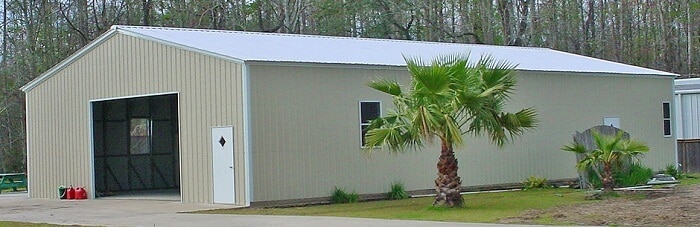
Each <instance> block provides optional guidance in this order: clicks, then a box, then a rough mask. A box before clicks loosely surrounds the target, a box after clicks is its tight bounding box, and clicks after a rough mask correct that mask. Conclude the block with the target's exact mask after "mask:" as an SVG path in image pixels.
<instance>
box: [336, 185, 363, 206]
mask: <svg viewBox="0 0 700 227" xmlns="http://www.w3.org/2000/svg"><path fill="white" fill-rule="evenodd" d="M359 200H360V196H359V195H357V193H355V192H352V193H347V192H345V190H343V189H342V188H338V187H335V189H334V190H333V193H332V194H331V201H332V202H333V203H356V202H357V201H359Z"/></svg>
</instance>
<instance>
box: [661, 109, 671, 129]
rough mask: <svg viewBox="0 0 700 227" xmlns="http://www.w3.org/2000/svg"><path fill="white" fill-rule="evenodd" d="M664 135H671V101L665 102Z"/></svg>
mask: <svg viewBox="0 0 700 227" xmlns="http://www.w3.org/2000/svg"><path fill="white" fill-rule="evenodd" d="M662 106H663V107H662V108H663V117H664V136H671V103H669V102H663V104H662Z"/></svg>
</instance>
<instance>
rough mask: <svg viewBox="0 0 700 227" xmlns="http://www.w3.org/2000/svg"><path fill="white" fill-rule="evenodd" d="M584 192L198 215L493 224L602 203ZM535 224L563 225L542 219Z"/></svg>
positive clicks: (690, 181) (697, 178)
mask: <svg viewBox="0 0 700 227" xmlns="http://www.w3.org/2000/svg"><path fill="white" fill-rule="evenodd" d="M694 184H700V175H698V174H694V175H692V178H684V179H681V185H694ZM587 193H588V192H587V191H586V190H576V189H569V188H549V189H533V190H526V191H508V192H492V193H477V194H468V195H464V200H465V204H466V206H465V207H463V208H445V207H433V206H432V205H431V204H432V202H433V197H423V198H411V199H405V200H386V201H372V202H361V203H351V204H331V205H318V206H306V207H291V208H243V209H221V210H208V211H199V212H196V213H207V214H249V215H299V216H336V217H360V218H380V219H403V220H427V221H447V222H474V223H494V222H497V221H498V220H499V219H503V218H509V217H516V216H519V215H521V214H523V212H524V211H527V210H544V209H548V208H553V207H558V206H564V205H570V204H582V203H598V202H604V201H605V200H585V196H586V195H587ZM620 196H623V197H627V198H629V199H644V196H643V195H635V194H627V195H620ZM637 197H639V198H637ZM535 223H539V224H553V225H566V224H567V223H559V222H557V221H556V220H554V219H553V218H551V217H549V216H547V215H544V216H543V217H542V218H540V219H539V220H535Z"/></svg>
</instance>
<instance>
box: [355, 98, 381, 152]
mask: <svg viewBox="0 0 700 227" xmlns="http://www.w3.org/2000/svg"><path fill="white" fill-rule="evenodd" d="M367 102H376V103H379V117H382V116H384V111H383V110H382V101H379V100H361V101H359V102H357V114H358V115H357V121H358V122H359V123H360V124H359V125H358V126H359V129H360V133H359V139H360V148H367V146H365V145H364V144H363V143H362V139H363V138H362V126H365V125H367V126H369V124H368V123H364V122H362V103H367ZM374 148H379V147H374Z"/></svg>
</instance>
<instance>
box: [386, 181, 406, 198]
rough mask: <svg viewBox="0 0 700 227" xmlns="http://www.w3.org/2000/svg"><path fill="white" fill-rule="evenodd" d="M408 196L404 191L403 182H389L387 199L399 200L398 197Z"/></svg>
mask: <svg viewBox="0 0 700 227" xmlns="http://www.w3.org/2000/svg"><path fill="white" fill-rule="evenodd" d="M409 197H410V196H409V195H408V193H407V192H406V189H405V187H404V186H403V183H401V182H394V183H392V184H391V186H390V189H389V199H391V200H399V199H408V198H409Z"/></svg>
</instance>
